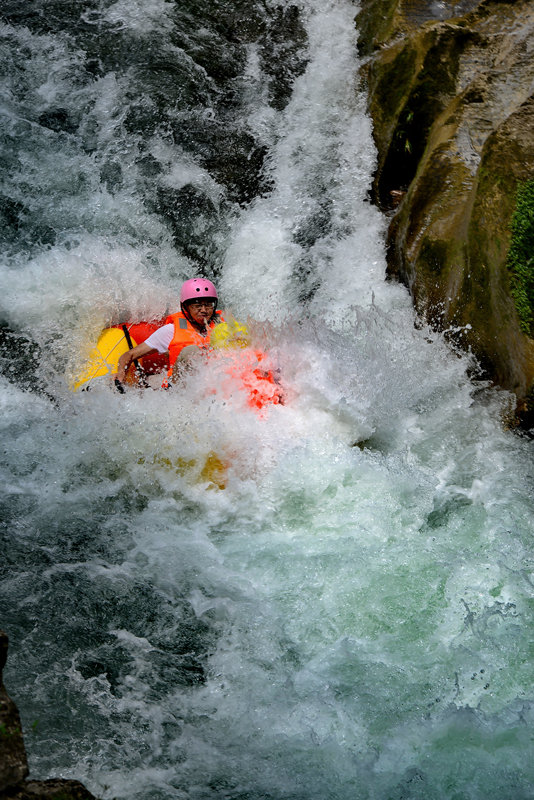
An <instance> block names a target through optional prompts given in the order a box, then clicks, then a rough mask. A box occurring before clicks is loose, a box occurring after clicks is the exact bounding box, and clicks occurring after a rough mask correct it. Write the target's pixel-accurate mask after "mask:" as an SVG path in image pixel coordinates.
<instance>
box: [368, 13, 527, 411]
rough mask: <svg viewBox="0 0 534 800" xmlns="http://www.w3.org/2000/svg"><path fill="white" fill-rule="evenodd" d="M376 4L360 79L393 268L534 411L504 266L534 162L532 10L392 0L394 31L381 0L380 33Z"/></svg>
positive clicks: (523, 342)
mask: <svg viewBox="0 0 534 800" xmlns="http://www.w3.org/2000/svg"><path fill="white" fill-rule="evenodd" d="M374 5H375V6H376V4H374V3H373V0H369V2H368V3H365V2H364V3H363V11H362V13H363V14H365V13H367V20H366V25H367V28H366V39H365V41H364V43H363V47H364V49H365V47H366V48H367V51H368V52H369V53H371V56H370V58H369V59H368V60H367V63H366V65H365V67H364V71H363V72H364V78H365V80H366V82H367V85H368V89H369V108H370V112H371V114H372V117H373V120H374V125H375V141H376V144H377V148H378V169H377V172H376V176H375V183H374V195H375V198H376V200H377V202H378V203H379V204H380V205H381V207H382V208H383V209H385V210H386V211H388V212H390V213H391V225H390V232H389V248H388V253H389V269H390V272H391V273H393V274H396V275H398V276H399V277H400V278H401V279H403V280H404V281H405V282H406V283H407V284H408V286H409V287H410V289H411V291H412V294H413V297H414V301H415V304H416V307H417V309H418V311H419V312H420V313H421V315H422V316H424V317H425V318H426V319H427V320H429V321H431V322H432V323H433V324H434V325H435V326H436V327H438V328H441V329H443V330H447V329H454V330H455V331H456V332H457V334H458V336H459V342H460V343H461V344H462V345H463V346H466V347H467V346H469V347H471V348H472V349H473V351H474V353H475V354H476V355H477V356H478V358H479V361H480V364H481V366H482V367H483V368H484V370H485V372H486V374H487V375H488V376H489V377H491V378H492V379H493V380H494V381H495V382H497V383H499V384H500V385H502V386H504V387H505V388H508V389H512V390H513V391H514V392H516V394H517V396H518V398H519V399H520V400H524V401H525V402H530V401H528V400H527V399H526V398H527V396H528V394H529V391H530V393H531V395H532V392H531V387H532V384H533V382H534V339H533V338H532V334H533V333H534V332H532V331H531V332H530V333H528V332H525V330H524V327H525V326H524V325H523V330H521V326H520V323H519V319H518V314H517V310H516V305H515V301H514V296H513V287H512V285H511V276H510V273H509V269H508V266H507V262H508V252H509V249H510V240H511V222H512V219H513V217H514V213H515V209H516V202H517V193H518V189H520V188H521V187H522V186H523V185H524V183H525V182H526V181H529V180H530V179H531V178H532V174H533V167H534V112H533V103H534V99H533V96H532V86H533V81H534V57H533V56H534V52H533V51H534V6H533V5H532V3H530V2H527V1H526V0H517V2H514V3H512V2H509V1H508V0H500V1H499V0H483V2H475V1H474V0H472V1H471V2H468V0H463V2H457V3H452V2H450V3H439V4H436V3H430V2H428V3H426V2H423V0H412V2H407V3H403V4H402V7H401V5H400V3H398V2H397V0H392V2H391V3H389V4H385V5H387V6H388V9H389V10H388V20H389V21H388V23H387V25H385V23H384V13H383V12H384V8H385V5H383V6H382V13H381V15H378V16H376V18H375V20H374V28H373V15H372V11H373V6H374ZM438 7H439V8H438ZM400 9H402V13H401V10H400ZM433 9H434V12H433V11H432V10H433ZM447 10H448V13H449V12H450V13H449V17H450V18H448V19H446V18H445V15H444V11H445V12H447ZM375 11H376V9H375ZM438 11H439V14H438ZM465 12H467V13H465ZM453 13H454V14H456V15H457V16H455V17H452V14H453ZM462 13H463V14H464V15H463V16H458V14H462ZM433 14H434V16H433ZM438 17H439V18H438ZM385 32H386V33H387V36H388V37H389V38H385ZM375 34H376V35H375ZM373 36H374V38H373ZM376 45H380V48H379V49H376V50H374V52H373V47H376Z"/></svg>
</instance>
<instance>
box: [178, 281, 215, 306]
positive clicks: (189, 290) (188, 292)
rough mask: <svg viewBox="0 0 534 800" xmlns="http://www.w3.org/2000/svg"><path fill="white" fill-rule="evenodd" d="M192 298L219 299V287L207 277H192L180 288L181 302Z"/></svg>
mask: <svg viewBox="0 0 534 800" xmlns="http://www.w3.org/2000/svg"><path fill="white" fill-rule="evenodd" d="M190 300H217V289H216V288H215V286H214V285H213V283H212V282H211V281H208V280H206V278H190V279H189V280H188V281H186V282H185V283H184V284H182V288H181V289H180V303H187V302H188V301H190Z"/></svg>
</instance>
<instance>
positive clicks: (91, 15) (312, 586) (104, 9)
mask: <svg viewBox="0 0 534 800" xmlns="http://www.w3.org/2000/svg"><path fill="white" fill-rule="evenodd" d="M52 6H53V7H51V8H50V9H49V11H48V15H46V14H45V12H44V11H43V14H44V16H43V14H40V13H38V12H39V9H40V8H41V7H40V6H39V4H37V3H35V4H32V5H31V8H30V10H28V11H27V12H26V16H24V14H22V12H17V11H16V10H14V9H12V8H10V9H8V12H6V14H5V16H4V18H3V22H2V41H3V45H2V48H3V49H2V59H3V64H4V66H5V70H4V79H3V84H2V104H3V108H4V123H3V125H4V127H3V132H4V144H5V150H4V156H5V164H6V166H7V169H6V175H5V181H4V198H3V201H2V202H3V205H2V213H3V221H4V225H5V230H6V232H7V233H6V237H5V247H4V258H3V268H2V277H1V287H0V288H1V292H0V297H1V307H0V309H1V313H0V316H1V319H2V322H3V326H4V327H3V329H2V331H3V333H2V353H1V360H0V364H1V367H2V375H1V376H0V404H1V409H2V414H1V418H0V425H1V427H2V442H3V451H4V459H3V463H2V467H1V470H2V485H3V492H2V500H1V502H2V554H3V557H2V583H1V585H0V597H1V605H0V608H1V609H2V617H1V619H0V624H1V625H2V627H4V628H5V629H6V630H7V632H8V634H9V637H10V641H11V646H10V659H9V663H8V667H7V669H6V674H5V682H6V685H7V687H8V689H9V691H10V694H11V695H12V696H13V698H14V699H15V700H16V702H17V704H18V706H19V708H20V711H21V715H22V720H23V725H24V730H25V735H26V744H27V749H28V752H29V760H30V769H31V774H32V776H33V777H49V776H56V775H58V774H60V775H63V776H65V777H75V778H77V779H80V780H82V781H84V782H85V784H86V785H87V787H88V788H89V789H90V790H91V791H92V792H93V793H94V794H95V795H97V796H99V797H101V798H103V800H111V798H117V799H122V798H128V800H134V799H135V800H159V799H160V798H161V800H168V799H170V798H183V799H184V800H185V798H187V800H211V799H213V800H215V799H217V800H219V798H226V799H227V800H229V799H230V798H232V800H245V798H247V800H260V798H262V800H263V799H264V798H269V799H270V800H271V799H273V800H274V799H275V798H279V799H280V800H282V798H283V799H284V800H326V798H336V800H337V799H339V800H349V798H350V800H354V799H355V798H357V800H364V799H367V798H369V800H386V798H387V799H388V800H389V798H391V799H392V800H401V798H425V800H429V799H433V798H440V799H441V798H444V799H445V798H446V799H447V800H448V799H449V798H450V799H451V800H452V798H454V799H455V800H460V798H461V799H462V800H463V799H464V798H465V799H466V800H467V798H469V800H473V799H476V800H478V798H480V800H482V798H484V800H489V799H490V798H503V797H514V800H516V799H517V798H528V797H531V796H532V794H531V792H532V790H531V787H532V785H533V779H534V775H533V770H532V759H531V758H530V753H531V751H532V742H531V729H532V723H533V722H534V719H533V713H534V712H533V708H534V707H533V699H534V698H533V690H532V686H533V685H534V681H533V678H534V675H533V666H532V664H533V662H532V634H531V631H532V624H533V619H532V615H533V604H532V596H533V575H534V563H533V559H532V510H533V508H532V505H533V504H532V474H533V464H532V450H531V444H530V443H529V441H528V440H526V439H523V438H521V437H520V436H518V435H516V434H514V433H513V432H511V431H510V430H508V429H507V424H506V421H507V414H508V411H509V409H510V404H511V403H512V398H510V397H509V396H508V395H507V394H506V393H504V392H501V391H499V390H496V389H491V388H489V387H488V386H487V385H486V384H485V383H484V382H482V381H480V380H477V378H476V368H475V366H476V365H475V364H474V362H473V360H472V359H471V357H470V356H468V355H466V354H460V353H457V352H453V351H451V349H450V348H449V347H448V345H447V344H446V343H445V341H444V340H443V338H442V337H441V336H439V335H437V334H435V333H433V332H432V331H430V330H428V329H426V328H425V327H421V325H420V323H419V321H417V320H416V318H415V315H414V312H413V309H412V305H411V300H410V297H409V295H408V293H407V291H406V290H405V288H404V287H402V286H399V285H398V284H396V283H394V282H391V281H387V280H386V276H385V255H384V237H385V231H386V224H387V220H385V219H384V218H383V216H381V215H380V213H379V212H378V211H377V210H376V208H374V207H373V206H372V205H371V203H370V202H369V186H370V182H371V176H372V172H373V169H374V165H375V151H374V146H373V142H372V131H371V124H370V121H369V118H368V116H367V114H366V110H365V105H366V103H365V95H364V92H363V90H362V88H361V87H360V85H359V80H358V72H357V70H358V65H359V61H358V54H357V32H356V30H355V28H354V25H353V20H354V17H355V14H356V13H357V10H358V7H357V6H356V5H355V4H353V3H351V2H348V0H330V1H329V2H326V3H324V2H322V3H321V2H315V0H301V2H299V3H297V4H295V6H294V8H295V9H296V10H297V11H298V20H299V25H300V26H301V28H300V27H298V26H297V25H296V23H294V24H293V23H292V26H290V25H288V26H287V31H289V32H292V35H293V37H294V41H292V43H291V42H290V43H289V44H288V42H287V41H285V40H284V42H282V41H281V38H280V35H279V34H278V33H277V30H278V28H277V24H278V23H276V24H274V23H272V24H271V21H270V20H272V19H274V20H275V22H276V20H277V19H278V18H277V17H276V14H277V13H279V12H278V11H277V8H278V7H276V6H274V5H272V4H270V3H266V4H265V5H263V4H252V3H242V4H237V5H236V6H235V9H234V11H235V13H236V14H238V15H240V17H239V19H240V20H241V21H242V25H243V30H244V31H245V33H242V36H243V41H242V42H241V40H240V39H239V37H238V36H237V34H235V35H234V34H233V38H232V36H227V37H226V38H225V36H226V32H227V28H226V27H225V25H224V24H222V22H220V20H219V19H218V18H217V14H214V10H213V8H212V7H211V5H210V4H206V5H204V4H202V3H197V4H196V5H187V4H184V5H183V7H177V6H175V5H174V4H172V3H169V2H159V0H153V2H149V3H143V4H139V3H124V2H120V1H119V2H115V3H113V2H108V1H107V0H106V1H105V2H100V3H98V4H89V3H85V2H84V1H83V0H80V2H77V3H73V4H71V7H70V9H69V10H68V12H67V9H62V8H61V7H60V6H59V5H54V4H52ZM290 10H291V9H286V11H287V13H289V11H290ZM219 11H220V13H221V14H222V13H223V11H221V10H219ZM227 12H228V9H226V10H225V11H224V13H227ZM17 15H18V16H17ZM224 19H225V20H226V17H225V18H224ZM243 20H244V21H245V22H243ZM245 23H246V24H245ZM246 25H248V26H249V27H250V28H251V29H254V25H256V26H257V29H258V31H260V32H261V36H260V35H259V34H258V35H257V36H253V35H252V34H249V33H247V31H248V30H249V28H247V27H246ZM269 25H271V27H269ZM265 30H267V33H265ZM245 34H246V35H245ZM269 36H270V37H271V39H269ZM262 37H263V38H262ZM236 41H237V42H238V45H239V46H238V45H235V42H236ZM290 44H291V48H293V49H290ZM234 46H235V47H236V51H235V52H234V50H232V49H231V48H232V47H234ZM269 47H270V48H271V50H269ZM284 47H285V48H286V50H284ZM203 48H205V50H203ZM225 48H226V49H225ZM277 48H278V49H277ZM266 51H268V52H271V53H278V55H279V57H280V59H282V58H285V57H286V55H287V52H290V53H292V54H293V55H291V59H293V60H291V59H289V57H287V58H288V61H287V64H289V66H288V67H287V71H286V73H284V75H282V73H280V75H278V74H274V73H273V71H272V69H271V68H272V64H270V65H269V64H267V63H266V56H265V52H266ZM206 52H207V53H208V55H206ZM236 53H237V55H236ZM213 54H214V55H213ZM284 54H286V55H284ZM295 54H296V55H295ZM208 57H210V58H213V59H214V60H213V62H211V61H209V59H208ZM284 63H285V62H284ZM214 64H215V66H214ZM269 69H271V71H269ZM166 70H167V71H166ZM224 70H226V73H227V75H226V73H225V72H224ZM221 73H223V78H221V77H220V75H221ZM162 75H163V76H165V77H166V80H164V79H163V78H162ZM273 75H274V77H273ZM288 75H289V77H290V78H291V80H290V81H289V78H288ZM228 76H229V77H228ZM282 78H284V80H285V81H286V83H287V85H290V87H291V91H290V92H289V91H288V92H287V97H286V96H285V95H284V94H283V92H282V90H281V89H278V94H276V91H277V90H276V86H275V88H274V89H273V81H275V79H276V80H278V81H281V82H282ZM223 79H224V80H223ZM224 81H226V83H224ZM285 85H286V84H285V83H284V86H285ZM221 87H222V88H221ZM228 87H230V88H228ZM230 90H231V91H230ZM284 91H285V90H284ZM273 97H274V99H273ZM229 108H230V109H231V111H228V109H229ZM230 114H231V115H232V116H230ZM192 119H194V121H195V125H192V123H191V120H192ZM188 125H189V126H190V127H187V126H188ZM195 126H196V127H195ZM227 130H228V131H230V133H231V134H232V135H234V136H235V141H236V142H238V143H240V142H245V143H246V145H247V147H250V149H249V151H247V153H248V155H247V154H245V156H243V159H242V162H239V163H240V164H241V163H247V158H249V160H250V162H251V165H252V163H253V162H254V159H256V158H259V156H257V153H259V152H261V153H263V154H264V160H263V162H262V170H261V180H260V178H257V181H256V183H257V188H258V191H257V192H256V194H255V196H254V197H252V198H248V197H247V198H246V201H243V200H242V198H238V197H237V194H238V189H236V188H235V187H234V188H232V186H233V184H232V182H231V181H232V180H233V179H232V178H231V177H230V178H228V176H227V175H226V174H225V173H224V170H223V169H222V167H221V166H220V164H219V162H217V160H216V158H215V156H214V155H213V153H215V155H216V154H217V153H218V152H219V150H218V149H217V148H219V149H223V150H224V147H228V152H227V160H229V159H230V157H231V156H232V152H233V150H232V148H233V147H234V145H233V144H232V142H233V141H234V140H232V142H231V143H230V145H228V144H227V142H226V139H225V138H224V136H225V135H226V131H227ZM230 133H229V134H228V135H230ZM210 136H212V137H213V139H210V138H209V137H210ZM216 136H218V137H220V138H215V137H216ZM250 142H253V143H254V147H255V148H256V149H254V148H253V147H252V145H250ZM239 146H241V145H239ZM210 148H212V150H213V152H212V150H210ZM235 149H236V150H237V149H238V145H235ZM210 159H211V160H210ZM223 162H224V159H223ZM232 163H233V162H232ZM236 163H237V162H236ZM254 163H256V162H254ZM210 164H211V165H212V166H211V167H210ZM213 165H215V166H213ZM251 169H252V166H251ZM223 178H225V179H226V180H227V184H225V183H224V180H223ZM228 187H230V188H228ZM247 191H248V190H247ZM232 192H233V194H232ZM236 198H237V199H236ZM193 274H206V276H207V277H209V278H211V279H213V280H215V281H216V282H217V284H218V286H219V289H220V293H221V297H222V305H223V306H224V307H225V308H227V309H228V310H229V311H231V312H232V313H233V314H235V315H236V317H238V318H239V319H242V320H246V321H248V323H249V325H250V327H251V330H252V331H253V335H254V337H255V341H256V342H257V343H258V344H260V345H262V346H264V347H266V348H268V349H269V351H270V352H271V355H272V357H273V359H275V361H276V363H277V364H278V366H279V368H280V370H281V375H282V380H283V384H284V387H285V389H286V393H287V402H286V404H285V405H283V406H273V407H272V408H271V409H270V410H269V412H268V413H267V414H265V415H264V416H263V417H259V416H258V415H256V414H255V413H254V412H253V411H251V410H250V409H249V408H247V407H246V405H245V404H244V402H243V399H242V398H240V396H239V393H234V394H233V395H232V396H231V397H230V398H229V397H228V396H227V395H225V394H224V393H221V392H217V391H215V392H213V387H214V386H215V385H217V375H216V374H214V372H213V370H212V371H210V370H206V369H198V370H196V371H195V372H194V373H193V374H191V375H190V376H189V377H187V378H186V379H185V380H184V383H183V385H182V387H181V390H180V391H171V392H162V391H145V392H141V391H137V390H135V389H131V390H129V391H127V392H126V394H125V395H119V394H117V393H115V392H113V391H112V389H111V388H110V387H109V386H108V384H107V382H106V381H103V382H102V383H101V385H100V386H97V387H95V388H94V389H92V390H91V391H90V392H85V393H76V394H74V393H72V392H71V391H70V389H69V381H70V379H71V377H72V375H73V374H74V373H75V371H76V369H77V368H78V367H79V364H80V363H81V362H83V357H84V355H85V354H86V353H87V352H88V349H89V348H90V346H91V344H92V343H93V342H94V341H95V339H96V337H97V335H98V332H99V331H100V329H101V328H102V327H103V326H105V325H108V324H110V323H111V322H118V321H121V320H124V319H139V318H143V317H144V318H159V317H161V316H162V315H164V314H165V312H166V311H167V310H168V309H169V310H175V309H176V302H177V301H176V298H177V292H178V287H179V285H180V282H181V281H182V280H184V279H185V278H187V277H190V276H191V275H193ZM215 372H216V371H215ZM210 453H216V454H218V456H220V457H221V458H222V459H223V461H224V463H225V464H227V465H228V466H227V472H226V476H225V488H224V489H219V488H217V486H214V485H213V484H212V483H210V482H209V481H208V480H205V479H203V477H202V474H201V466H202V464H203V463H204V460H205V459H206V457H207V456H208V455H209V454H210Z"/></svg>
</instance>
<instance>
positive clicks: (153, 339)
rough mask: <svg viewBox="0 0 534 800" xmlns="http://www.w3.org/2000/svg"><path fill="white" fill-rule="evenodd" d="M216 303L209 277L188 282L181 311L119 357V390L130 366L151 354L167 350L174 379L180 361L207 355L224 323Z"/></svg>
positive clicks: (184, 290) (115, 376)
mask: <svg viewBox="0 0 534 800" xmlns="http://www.w3.org/2000/svg"><path fill="white" fill-rule="evenodd" d="M217 304H218V295H217V289H216V288H215V286H214V284H213V283H212V282H211V281H209V280H207V279H206V278H190V279H189V280H187V281H185V283H184V284H182V287H181V289H180V311H178V312H177V313H175V314H170V315H169V316H168V317H167V318H166V320H165V323H164V324H163V325H162V327H161V328H158V330H157V331H155V332H154V333H153V334H151V335H150V336H149V337H148V338H147V339H145V341H144V342H141V344H138V345H137V346H136V347H133V348H132V349H131V350H128V351H127V352H126V353H124V354H123V355H122V356H121V357H120V358H119V363H118V368H117V372H116V373H115V375H114V376H113V377H114V379H115V384H116V385H117V388H121V387H122V384H123V382H124V381H125V379H126V373H127V372H128V368H129V367H130V364H131V363H132V362H133V361H137V359H139V358H142V357H143V356H146V355H148V354H149V353H153V352H154V351H157V352H158V353H165V352H167V351H168V353H169V372H168V377H169V378H172V376H173V375H174V373H175V369H176V364H177V363H178V361H179V360H180V361H182V362H184V361H187V360H189V359H190V358H191V357H193V356H195V355H197V354H198V353H199V352H202V351H204V352H206V351H207V349H208V348H209V344H210V335H211V332H212V330H213V329H214V328H215V326H216V325H217V323H218V322H224V320H223V317H222V314H221V312H220V311H218V310H217ZM164 385H165V384H164ZM167 385H168V384H167Z"/></svg>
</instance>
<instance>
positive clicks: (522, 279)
mask: <svg viewBox="0 0 534 800" xmlns="http://www.w3.org/2000/svg"><path fill="white" fill-rule="evenodd" d="M507 267H508V269H509V270H510V276H511V285H512V288H511V293H512V297H513V298H514V301H515V307H516V309H517V313H518V315H519V324H520V326H521V330H522V331H523V332H524V333H526V334H527V335H529V336H531V337H532V336H533V334H534V325H533V323H534V180H529V181H526V182H525V183H521V184H520V185H519V188H518V191H517V202H516V209H515V213H514V216H513V218H512V241H511V244H510V250H509V251H508V259H507Z"/></svg>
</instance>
